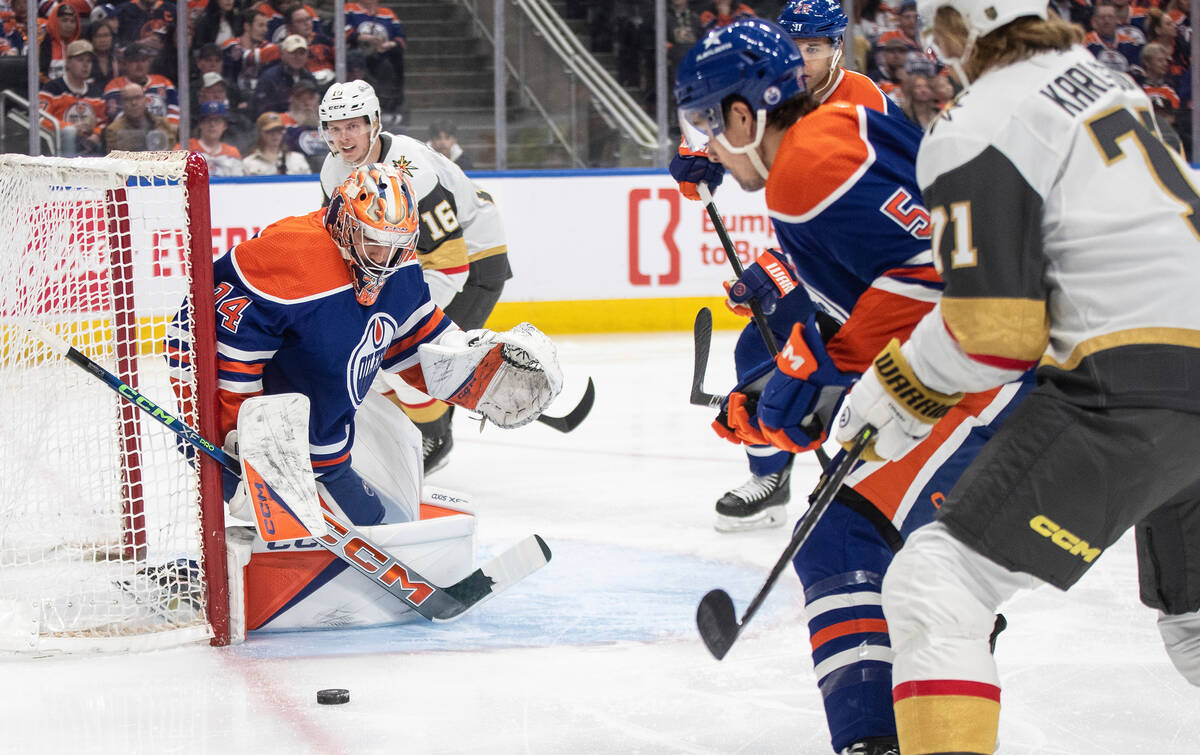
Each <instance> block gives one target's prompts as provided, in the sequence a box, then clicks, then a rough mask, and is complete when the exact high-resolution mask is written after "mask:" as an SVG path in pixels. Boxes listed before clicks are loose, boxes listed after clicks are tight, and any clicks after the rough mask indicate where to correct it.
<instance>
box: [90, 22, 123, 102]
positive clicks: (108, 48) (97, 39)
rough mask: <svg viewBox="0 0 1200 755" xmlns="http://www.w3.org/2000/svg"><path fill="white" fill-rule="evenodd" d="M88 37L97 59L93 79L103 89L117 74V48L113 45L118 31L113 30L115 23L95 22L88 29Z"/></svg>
mask: <svg viewBox="0 0 1200 755" xmlns="http://www.w3.org/2000/svg"><path fill="white" fill-rule="evenodd" d="M88 39H89V40H90V41H91V43H92V50H93V58H94V60H95V64H94V65H93V66H92V81H94V82H95V83H96V84H97V85H99V86H100V88H101V89H103V88H104V86H105V85H106V84H108V82H109V81H111V80H112V77H113V76H115V75H116V74H117V50H116V47H115V46H114V45H113V42H114V40H115V39H116V33H115V32H114V31H113V24H110V23H109V22H108V21H105V20H101V21H99V22H93V23H92V26H91V28H90V29H88Z"/></svg>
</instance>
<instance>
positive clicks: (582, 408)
mask: <svg viewBox="0 0 1200 755" xmlns="http://www.w3.org/2000/svg"><path fill="white" fill-rule="evenodd" d="M594 403H596V386H595V384H594V383H592V379H591V378H588V384H587V388H586V389H584V391H583V398H581V399H579V403H578V404H576V405H575V408H574V409H572V410H571V411H569V412H567V413H566V414H564V415H563V416H561V417H549V416H546V415H545V414H539V415H538V417H537V421H538V422H541V423H542V424H543V425H549V426H550V427H553V428H554V429H555V430H558V431H559V432H560V433H569V432H571V431H572V430H574V429H575V428H577V427H579V424H580V423H581V422H583V420H584V419H586V418H587V416H588V412H590V411H592V404H594Z"/></svg>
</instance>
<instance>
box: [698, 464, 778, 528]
mask: <svg viewBox="0 0 1200 755" xmlns="http://www.w3.org/2000/svg"><path fill="white" fill-rule="evenodd" d="M791 476H792V462H791V460H790V459H789V460H788V463H787V466H785V467H784V468H783V469H781V470H779V471H778V472H776V473H775V474H769V475H764V476H762V477H760V476H758V475H751V476H750V479H749V480H746V481H745V482H744V483H742V484H741V485H739V486H738V487H736V488H734V489H733V490H730V491H729V492H728V493H726V494H725V495H723V496H721V499H720V500H719V501H717V520H716V521H715V522H714V523H713V527H714V528H715V529H716V530H717V532H744V531H746V530H757V529H765V528H767V527H781V526H783V524H784V522H786V521H787V511H786V509H787V502H788V499H789V497H790V494H789V486H788V483H789V481H790V480H791Z"/></svg>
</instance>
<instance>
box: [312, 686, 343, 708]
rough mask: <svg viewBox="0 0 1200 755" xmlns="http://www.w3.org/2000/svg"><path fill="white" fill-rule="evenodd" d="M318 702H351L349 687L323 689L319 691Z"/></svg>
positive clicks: (329, 703) (322, 703) (327, 703)
mask: <svg viewBox="0 0 1200 755" xmlns="http://www.w3.org/2000/svg"><path fill="white" fill-rule="evenodd" d="M317 702H318V703H320V704H321V705H341V704H342V703H348V702H350V690H348V689H323V690H318V691H317Z"/></svg>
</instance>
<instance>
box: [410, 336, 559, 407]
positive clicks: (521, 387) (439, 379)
mask: <svg viewBox="0 0 1200 755" xmlns="http://www.w3.org/2000/svg"><path fill="white" fill-rule="evenodd" d="M417 351H418V354H419V356H420V360H421V372H422V373H423V374H424V376H425V385H426V387H427V388H428V390H429V395H431V396H433V397H435V398H440V399H442V400H444V401H448V402H450V403H451V404H455V405H457V406H461V407H463V408H465V409H470V410H472V411H476V412H479V413H480V414H482V415H483V416H484V417H486V418H487V419H489V420H491V421H492V422H493V423H494V424H496V425H498V426H500V427H520V426H521V425H525V424H528V423H530V422H532V421H533V420H535V419H537V417H538V415H539V414H541V413H542V411H543V410H545V408H546V407H547V406H549V405H550V402H551V401H553V400H554V398H555V397H556V396H557V395H558V392H559V391H560V390H561V389H562V372H561V370H560V369H559V366H558V353H557V350H556V349H555V348H554V343H553V342H552V341H551V340H550V339H549V338H547V337H546V335H545V334H544V333H542V332H541V331H540V330H538V329H537V328H535V327H534V326H532V325H530V324H529V323H521V324H520V325H518V326H516V327H515V328H513V329H512V330H508V331H505V332H503V333H495V332H493V331H490V330H472V331H466V332H463V331H455V332H453V333H448V334H446V335H445V336H444V337H443V338H441V339H440V340H439V342H437V343H431V344H422V345H421V346H419V347H418V348H417Z"/></svg>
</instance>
